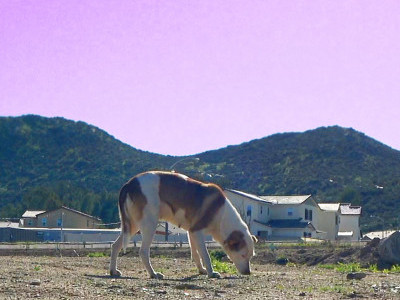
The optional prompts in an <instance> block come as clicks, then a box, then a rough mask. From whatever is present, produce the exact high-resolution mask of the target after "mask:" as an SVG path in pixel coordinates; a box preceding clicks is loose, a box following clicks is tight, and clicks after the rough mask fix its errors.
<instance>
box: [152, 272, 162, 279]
mask: <svg viewBox="0 0 400 300" xmlns="http://www.w3.org/2000/svg"><path fill="white" fill-rule="evenodd" d="M150 278H154V279H164V275H163V274H161V273H157V272H155V273H154V274H152V275H151V276H150Z"/></svg>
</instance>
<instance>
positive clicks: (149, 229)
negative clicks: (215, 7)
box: [139, 217, 164, 279]
mask: <svg viewBox="0 0 400 300" xmlns="http://www.w3.org/2000/svg"><path fill="white" fill-rule="evenodd" d="M157 223H158V218H152V217H148V218H145V219H143V220H142V222H141V226H140V233H141V234H142V246H141V247H140V250H139V255H140V258H141V259H142V262H143V264H144V266H145V267H146V270H147V272H148V273H149V275H150V278H156V279H163V278H164V275H163V274H161V273H156V272H155V271H154V269H153V267H152V266H151V263H150V245H151V242H152V241H153V236H154V234H155V232H156V228H157Z"/></svg>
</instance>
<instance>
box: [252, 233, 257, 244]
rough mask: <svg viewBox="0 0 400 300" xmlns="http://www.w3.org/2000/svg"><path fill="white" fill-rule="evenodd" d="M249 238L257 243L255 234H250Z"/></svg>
mask: <svg viewBox="0 0 400 300" xmlns="http://www.w3.org/2000/svg"><path fill="white" fill-rule="evenodd" d="M251 238H252V239H253V241H254V243H258V239H257V237H256V236H255V235H251Z"/></svg>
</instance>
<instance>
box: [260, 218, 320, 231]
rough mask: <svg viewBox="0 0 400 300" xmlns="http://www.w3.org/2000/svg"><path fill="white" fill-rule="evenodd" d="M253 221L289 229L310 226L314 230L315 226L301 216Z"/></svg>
mask: <svg viewBox="0 0 400 300" xmlns="http://www.w3.org/2000/svg"><path fill="white" fill-rule="evenodd" d="M254 221H255V222H257V223H259V224H262V225H265V226H268V227H271V228H280V229H284V228H286V229H290V228H306V227H311V228H312V229H314V230H315V227H314V226H313V224H312V223H311V222H308V221H302V219H301V218H299V219H276V220H269V221H268V222H267V223H263V222H260V221H257V220H254Z"/></svg>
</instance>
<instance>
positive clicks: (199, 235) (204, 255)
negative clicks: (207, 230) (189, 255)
mask: <svg viewBox="0 0 400 300" xmlns="http://www.w3.org/2000/svg"><path fill="white" fill-rule="evenodd" d="M190 236H191V237H192V239H191V240H192V241H193V245H195V246H196V249H197V252H198V254H199V255H200V257H201V260H202V261H203V264H204V266H205V267H206V269H207V274H208V277H209V278H220V277H221V275H220V274H219V273H218V272H214V270H213V267H212V264H211V259H210V255H209V254H208V251H207V247H206V243H205V241H204V234H203V232H202V231H201V230H198V231H194V232H193V231H192V232H190Z"/></svg>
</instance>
